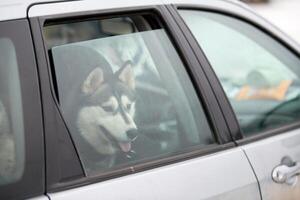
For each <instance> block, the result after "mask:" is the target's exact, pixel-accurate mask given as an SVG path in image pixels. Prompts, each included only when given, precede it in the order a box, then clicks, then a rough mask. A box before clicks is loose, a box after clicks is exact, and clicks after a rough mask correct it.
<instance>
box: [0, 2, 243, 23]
mask: <svg viewBox="0 0 300 200" xmlns="http://www.w3.org/2000/svg"><path fill="white" fill-rule="evenodd" d="M208 1H211V3H212V4H224V3H225V4H228V3H229V2H231V3H232V2H233V3H236V4H238V0H109V1H106V0H0V21H5V20H11V19H20V18H26V17H27V14H28V10H31V8H35V7H36V6H35V5H45V6H46V7H45V6H44V7H43V6H41V7H39V6H38V9H41V11H39V12H37V13H39V14H40V15H41V14H42V13H45V14H50V13H51V9H54V10H56V12H54V13H57V12H58V11H59V10H62V12H65V11H68V10H70V9H68V5H71V4H72V6H71V7H72V9H73V11H81V10H88V9H89V10H93V8H97V9H109V8H117V7H119V8H122V7H136V6H146V5H161V4H172V3H176V4H183V3H184V4H198V3H201V2H208ZM64 5H66V6H67V7H64ZM47 7H48V8H47ZM34 10H37V9H34ZM31 13H33V12H31ZM34 15H35V16H36V15H37V14H32V16H34Z"/></svg>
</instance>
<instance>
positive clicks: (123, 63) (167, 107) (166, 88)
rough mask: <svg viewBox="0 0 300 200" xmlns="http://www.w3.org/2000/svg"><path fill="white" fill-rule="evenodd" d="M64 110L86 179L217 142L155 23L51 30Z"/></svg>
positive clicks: (114, 22)
mask: <svg viewBox="0 0 300 200" xmlns="http://www.w3.org/2000/svg"><path fill="white" fill-rule="evenodd" d="M44 34H45V36H46V43H47V46H48V49H49V53H50V55H51V57H52V62H53V65H54V69H55V73H54V75H55V77H56V83H57V89H58V91H57V93H58V99H59V103H60V107H61V111H62V113H63V116H64V118H65V121H66V123H67V125H68V128H69V130H70V132H71V135H72V137H73V139H74V141H75V144H76V146H77V149H78V151H79V154H80V158H81V160H82V162H83V165H84V169H85V171H86V173H87V174H88V175H93V174H96V173H99V172H106V171H109V170H112V169H120V168H122V167H124V166H128V165H132V164H137V163H141V162H145V161H150V160H153V159H157V158H162V157H167V156H171V155H175V154H178V153H180V152H185V151H188V150H189V149H191V148H199V147H202V146H206V145H208V144H212V143H215V142H214V139H213V137H212V134H211V130H210V128H209V125H208V122H207V120H206V118H205V115H204V112H203V109H202V107H201V104H200V102H199V100H198V98H197V95H196V93H195V90H194V88H193V85H192V83H191V81H190V79H189V77H188V74H187V72H186V71H185V67H184V65H183V63H182V61H181V60H180V58H179V56H178V54H177V52H176V50H175V48H174V46H173V45H172V43H171V42H170V39H169V38H168V36H167V34H166V32H165V30H164V29H163V28H161V27H160V25H159V23H158V22H157V21H156V20H155V18H154V17H153V16H150V15H149V16H148V15H145V16H134V17H122V18H113V19H103V20H92V21H81V22H73V23H68V24H58V25H49V26H45V29H44Z"/></svg>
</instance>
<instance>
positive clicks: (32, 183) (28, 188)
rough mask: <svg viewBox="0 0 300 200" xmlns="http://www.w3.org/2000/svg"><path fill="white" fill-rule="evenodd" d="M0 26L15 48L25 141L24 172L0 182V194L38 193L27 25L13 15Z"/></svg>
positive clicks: (41, 182)
mask: <svg viewBox="0 0 300 200" xmlns="http://www.w3.org/2000/svg"><path fill="white" fill-rule="evenodd" d="M0 27H2V28H3V27H5V28H4V29H3V32H4V36H5V35H8V36H7V38H9V39H10V40H11V41H12V43H13V44H14V48H15V53H16V58H17V64H18V66H17V68H18V73H19V79H20V84H21V85H20V92H21V98H22V109H23V111H22V113H23V116H22V117H23V124H24V130H23V131H24V145H25V154H24V156H25V158H24V162H25V163H24V172H23V175H22V176H21V177H20V179H19V180H18V181H17V182H13V183H11V184H8V185H3V186H0V198H1V199H2V198H4V199H6V198H13V199H19V198H20V199H21V198H22V199H24V198H31V197H35V196H41V195H43V194H44V192H45V162H44V161H45V157H44V132H43V120H42V116H43V115H42V106H41V95H40V88H39V81H38V73H37V64H36V59H35V51H34V47H33V45H32V36H31V33H30V26H29V23H28V20H27V19H16V20H8V21H1V22H0ZM1 30H2V29H1ZM0 32H1V31H0ZM5 32H6V33H5ZM2 34H3V33H0V36H2ZM24 50H25V51H24ZM16 189H17V191H16Z"/></svg>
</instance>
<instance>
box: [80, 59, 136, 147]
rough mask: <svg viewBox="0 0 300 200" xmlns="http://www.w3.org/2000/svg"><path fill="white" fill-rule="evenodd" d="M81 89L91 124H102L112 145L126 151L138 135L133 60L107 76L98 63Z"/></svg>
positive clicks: (104, 132)
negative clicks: (135, 120) (86, 103)
mask: <svg viewBox="0 0 300 200" xmlns="http://www.w3.org/2000/svg"><path fill="white" fill-rule="evenodd" d="M81 90H82V92H83V94H84V95H85V96H86V99H87V101H88V105H87V106H88V107H89V109H90V111H91V112H90V114H91V115H92V116H90V117H93V120H91V122H92V123H93V124H90V125H91V126H98V128H100V130H101V131H100V132H101V133H99V134H104V135H102V137H105V138H106V139H107V140H108V141H110V143H111V145H112V146H114V147H115V146H118V147H119V149H120V150H122V151H123V152H129V151H130V150H131V142H132V141H133V140H135V138H136V137H137V133H138V131H137V126H136V124H135V122H134V114H135V78H134V74H133V69H132V66H131V63H130V62H126V63H125V64H124V65H123V66H122V67H121V68H120V69H119V70H118V71H117V72H116V73H114V74H111V75H108V76H106V74H105V71H104V70H103V69H102V68H100V67H97V68H95V69H94V70H92V71H91V72H90V73H89V75H88V76H87V78H86V79H85V80H84V82H83V84H82V87H81Z"/></svg>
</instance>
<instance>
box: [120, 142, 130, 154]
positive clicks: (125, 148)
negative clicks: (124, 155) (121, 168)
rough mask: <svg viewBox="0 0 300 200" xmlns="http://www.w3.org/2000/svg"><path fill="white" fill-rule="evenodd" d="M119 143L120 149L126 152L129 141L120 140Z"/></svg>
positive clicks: (128, 149)
mask: <svg viewBox="0 0 300 200" xmlns="http://www.w3.org/2000/svg"><path fill="white" fill-rule="evenodd" d="M119 145H120V147H121V149H122V151H124V152H128V151H130V149H131V143H130V142H120V143H119Z"/></svg>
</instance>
